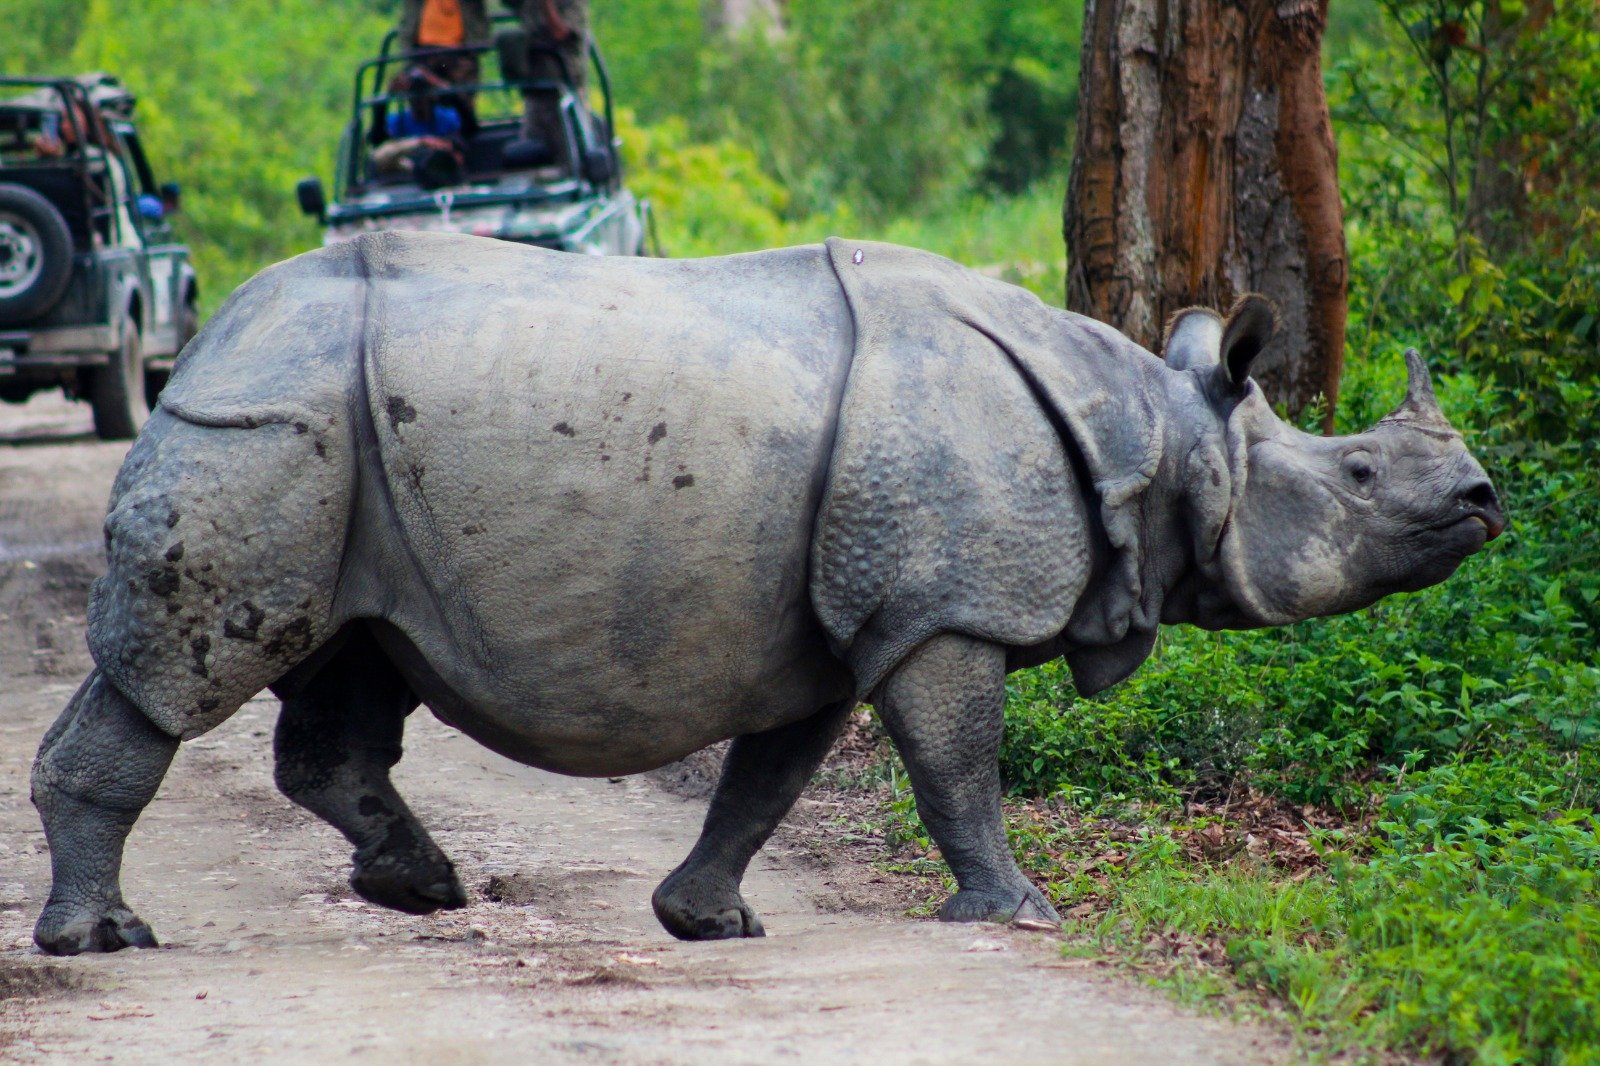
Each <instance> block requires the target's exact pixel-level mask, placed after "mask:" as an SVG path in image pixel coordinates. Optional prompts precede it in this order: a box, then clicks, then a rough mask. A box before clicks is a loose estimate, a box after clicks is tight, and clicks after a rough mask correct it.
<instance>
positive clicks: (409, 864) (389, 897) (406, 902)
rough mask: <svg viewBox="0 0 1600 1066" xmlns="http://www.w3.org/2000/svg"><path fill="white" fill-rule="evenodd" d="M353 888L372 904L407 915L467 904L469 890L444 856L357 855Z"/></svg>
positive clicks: (456, 908)
mask: <svg viewBox="0 0 1600 1066" xmlns="http://www.w3.org/2000/svg"><path fill="white" fill-rule="evenodd" d="M350 887H351V888H352V889H354V890H355V892H356V894H357V895H358V896H360V897H361V898H362V899H365V900H367V901H368V902H370V903H376V904H377V905H378V906H380V907H388V908H389V909H390V910H396V911H404V912H405V913H406V914H432V913H433V912H434V911H453V910H459V909H460V908H462V907H465V906H466V905H467V893H466V890H465V889H463V888H462V887H461V882H460V880H459V879H457V877H456V871H455V867H454V866H453V865H451V863H450V860H449V859H446V858H445V857H444V856H443V855H438V856H426V857H422V858H418V857H416V856H413V855H405V854H398V855H397V854H394V853H392V852H391V853H388V854H380V855H377V856H374V857H371V858H364V857H363V856H361V855H360V854H359V853H358V854H357V855H356V862H355V869H354V870H353V871H352V872H351V874H350Z"/></svg>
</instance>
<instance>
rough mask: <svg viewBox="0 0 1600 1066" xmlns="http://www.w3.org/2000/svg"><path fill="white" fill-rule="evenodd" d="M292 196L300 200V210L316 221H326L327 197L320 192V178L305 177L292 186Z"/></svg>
mask: <svg viewBox="0 0 1600 1066" xmlns="http://www.w3.org/2000/svg"><path fill="white" fill-rule="evenodd" d="M294 196H295V199H296V200H299V201H300V210H302V211H304V212H305V213H306V214H308V215H310V216H311V217H312V218H314V219H316V220H317V221H318V222H326V221H328V198H327V196H325V195H324V194H323V192H322V179H321V178H305V179H303V180H302V181H300V183H299V184H297V185H296V186H295V187H294Z"/></svg>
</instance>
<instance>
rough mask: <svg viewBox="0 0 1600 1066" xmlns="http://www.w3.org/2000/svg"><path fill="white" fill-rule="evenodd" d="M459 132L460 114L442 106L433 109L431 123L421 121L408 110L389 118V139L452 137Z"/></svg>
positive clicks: (453, 109)
mask: <svg viewBox="0 0 1600 1066" xmlns="http://www.w3.org/2000/svg"><path fill="white" fill-rule="evenodd" d="M460 132H461V113H460V112H459V111H457V110H456V109H455V108H453V107H446V106H444V105H442V104H441V105H438V106H436V107H434V109H433V121H432V122H423V121H421V120H420V119H418V118H417V116H416V115H414V114H412V113H411V109H410V108H407V109H406V110H404V111H402V112H400V113H399V114H397V115H390V116H389V136H391V137H454V136H455V135H456V134H458V133H460Z"/></svg>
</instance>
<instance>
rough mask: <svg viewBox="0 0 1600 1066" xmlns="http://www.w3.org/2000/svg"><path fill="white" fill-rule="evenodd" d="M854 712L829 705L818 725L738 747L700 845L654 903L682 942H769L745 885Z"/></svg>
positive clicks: (816, 718)
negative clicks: (739, 939) (742, 889)
mask: <svg viewBox="0 0 1600 1066" xmlns="http://www.w3.org/2000/svg"><path fill="white" fill-rule="evenodd" d="M853 706H854V703H853V701H846V702H843V703H834V704H829V705H828V706H827V707H824V708H823V709H822V710H820V711H818V712H817V713H816V714H814V715H812V716H811V717H810V718H805V719H802V720H801V721H798V722H793V723H791V724H789V725H786V726H781V727H779V728H777V729H773V730H769V731H767V732H765V733H751V734H749V735H747V736H742V737H739V738H737V739H736V740H734V742H733V744H732V745H731V746H730V747H729V749H728V756H727V759H726V760H724V762H723V764H722V777H721V779H720V780H719V781H718V782H717V791H716V793H715V794H713V795H712V797H711V807H710V809H709V810H707V812H706V822H705V827H704V828H703V829H702V830H701V831H700V839H699V841H698V842H696V844H695V846H694V850H693V851H691V852H690V853H689V857H688V858H687V859H684V860H683V862H682V864H681V865H679V866H678V868H677V869H676V870H674V871H672V873H671V874H669V875H668V876H667V879H666V880H665V881H663V882H661V885H660V887H658V888H657V889H656V890H655V894H654V895H652V896H651V897H650V903H651V906H653V907H654V908H655V912H656V917H657V918H658V919H660V921H661V924H662V925H663V926H665V927H666V930H667V932H669V933H671V934H672V935H673V936H675V937H677V938H678V939H679V940H728V939H732V938H734V937H743V936H765V935H766V932H765V930H763V929H762V927H761V919H760V918H758V917H756V914H755V912H754V911H752V910H751V909H750V906H749V904H747V903H746V902H745V901H744V897H743V896H741V895H740V894H739V882H741V881H743V880H744V871H745V867H747V866H748V865H749V864H750V860H751V859H752V858H753V857H754V856H755V853H756V852H757V851H759V850H761V845H762V844H764V843H766V840H767V838H768V837H769V836H771V835H772V831H773V830H774V829H776V828H777V827H778V823H779V822H781V821H783V816H784V815H786V814H788V813H789V808H790V807H793V806H794V801H795V800H796V799H798V798H799V796H800V793H801V792H802V791H803V790H804V789H805V787H806V783H807V782H808V781H810V780H811V775H812V774H813V773H815V772H816V769H817V764H818V763H820V762H822V757H823V756H824V755H826V754H828V749H829V748H831V747H833V742H834V740H836V739H837V738H838V736H839V731H840V730H841V729H842V728H843V727H844V723H845V719H846V718H847V717H848V716H849V713H850V708H851V707H853Z"/></svg>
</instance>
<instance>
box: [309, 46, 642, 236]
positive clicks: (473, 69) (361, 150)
mask: <svg viewBox="0 0 1600 1066" xmlns="http://www.w3.org/2000/svg"><path fill="white" fill-rule="evenodd" d="M496 21H497V24H498V32H497V33H496V35H495V40H494V43H493V44H489V45H482V46H474V47H462V48H449V49H439V48H431V49H427V50H426V51H424V52H418V53H410V54H407V53H404V52H403V51H401V50H399V49H397V47H396V35H395V33H393V32H391V33H390V34H389V35H388V36H387V37H386V38H385V40H384V42H383V46H382V50H381V51H380V53H379V55H378V56H377V57H376V58H373V59H369V60H367V61H366V62H364V63H362V64H361V65H360V67H358V68H357V70H356V80H355V96H354V101H353V106H352V112H351V117H350V121H349V123H348V124H347V125H346V127H345V131H344V135H343V137H342V139H341V141H340V145H339V154H338V159H337V162H336V167H335V174H334V183H333V195H332V197H331V199H330V198H329V197H328V195H327V193H326V191H325V190H324V187H323V185H322V182H321V181H320V180H319V179H317V178H307V179H305V180H304V181H302V182H300V184H299V187H298V188H297V190H296V192H297V195H298V197H299V201H300V206H301V208H302V209H303V210H304V211H305V212H306V213H307V214H309V215H312V216H314V217H316V218H318V219H319V220H321V221H322V222H323V223H324V224H325V225H326V231H325V237H324V239H325V242H326V243H329V244H332V243H336V242H338V241H342V240H347V239H349V238H350V237H352V236H355V235H356V234H359V233H363V232H367V231H371V230H395V229H409V230H441V231H448V232H457V233H471V234H476V235H478V236H485V237H496V238H500V239H502V240H508V241H516V242H520V243H524V244H533V245H538V246H541V247H546V248H554V249H558V250H562V251H571V252H583V253H587V254H591V255H640V254H643V253H644V249H645V235H646V230H647V223H648V207H647V205H644V204H641V203H640V202H639V201H637V200H636V199H635V198H634V196H633V194H632V193H630V192H629V191H628V190H627V189H626V188H625V187H624V186H623V183H622V167H621V160H620V157H619V154H618V141H617V139H616V137H615V135H614V130H615V124H614V121H613V120H614V115H613V111H612V101H611V83H610V77H609V75H608V74H607V71H606V67H605V63H604V61H603V60H602V58H601V56H600V53H599V51H598V50H597V49H595V48H593V47H592V46H591V47H590V58H591V61H592V64H593V69H594V72H595V79H594V80H595V82H596V84H597V88H598V90H599V97H600V101H601V110H600V113H598V114H597V113H596V112H595V111H593V110H591V109H590V107H589V104H588V101H586V100H585V99H584V98H583V95H582V94H580V93H578V92H576V91H575V89H574V86H575V84H576V82H577V79H575V77H574V75H573V72H572V71H571V70H570V69H568V68H567V66H566V60H565V57H564V56H563V55H562V54H561V53H559V52H558V51H556V50H554V49H550V50H548V54H549V56H550V58H551V60H552V62H551V63H549V64H540V66H543V67H551V68H554V69H556V70H559V71H560V76H558V77H553V78H552V77H541V76H535V74H534V72H533V70H532V64H531V63H530V62H529V61H528V58H527V57H528V55H529V53H530V51H532V52H534V53H538V52H541V51H544V50H542V49H537V48H534V49H531V50H530V48H529V46H528V43H527V39H526V37H525V36H523V35H522V34H521V32H520V31H519V29H518V28H516V27H515V26H514V25H513V24H512V23H513V20H509V19H506V18H504V17H502V18H500V19H497V20H496ZM535 112H537V113H540V114H543V115H545V116H548V120H547V121H545V122H544V123H543V124H542V125H541V127H540V128H539V129H537V130H532V129H530V128H529V123H528V122H527V121H526V119H525V115H527V114H531V113H535ZM444 119H448V120H449V121H448V122H446V121H444Z"/></svg>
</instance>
